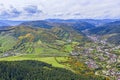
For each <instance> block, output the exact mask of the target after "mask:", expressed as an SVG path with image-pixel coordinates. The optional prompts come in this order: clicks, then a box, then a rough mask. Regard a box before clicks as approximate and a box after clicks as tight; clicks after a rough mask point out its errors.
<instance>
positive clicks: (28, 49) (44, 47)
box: [0, 22, 89, 56]
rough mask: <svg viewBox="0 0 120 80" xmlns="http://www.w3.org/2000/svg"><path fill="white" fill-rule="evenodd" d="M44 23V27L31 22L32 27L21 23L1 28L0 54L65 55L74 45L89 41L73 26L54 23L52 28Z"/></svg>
mask: <svg viewBox="0 0 120 80" xmlns="http://www.w3.org/2000/svg"><path fill="white" fill-rule="evenodd" d="M36 23H38V22H35V24H36ZM44 24H45V25H43V24H40V25H42V26H43V27H39V25H38V24H36V26H37V25H38V27H35V26H34V25H31V24H30V25H31V26H32V27H30V26H26V25H24V26H23V25H21V26H16V27H11V28H8V29H6V30H0V33H1V34H0V45H1V46H0V52H1V53H0V55H1V56H11V55H20V54H30V53H32V54H33V53H34V54H35V56H40V55H41V56H65V55H68V54H69V53H70V52H71V51H72V50H74V49H75V47H74V46H76V45H78V44H80V43H81V44H82V43H84V42H86V41H89V40H88V39H87V38H86V37H85V36H84V35H83V34H81V33H80V32H77V31H76V30H75V29H73V27H71V26H66V25H64V24H63V25H62V24H59V25H58V24H57V25H56V24H54V25H52V27H51V28H50V27H46V25H47V24H46V23H44ZM44 26H45V27H44ZM11 41H12V42H11ZM32 54H31V55H32Z"/></svg>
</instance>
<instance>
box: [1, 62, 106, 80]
mask: <svg viewBox="0 0 120 80" xmlns="http://www.w3.org/2000/svg"><path fill="white" fill-rule="evenodd" d="M0 80H105V78H103V77H100V76H95V75H87V76H85V75H84V74H83V75H82V74H74V73H73V72H71V71H69V70H66V69H62V68H56V67H52V65H51V64H46V63H43V62H39V61H29V60H27V61H11V62H10V61H1V62H0Z"/></svg>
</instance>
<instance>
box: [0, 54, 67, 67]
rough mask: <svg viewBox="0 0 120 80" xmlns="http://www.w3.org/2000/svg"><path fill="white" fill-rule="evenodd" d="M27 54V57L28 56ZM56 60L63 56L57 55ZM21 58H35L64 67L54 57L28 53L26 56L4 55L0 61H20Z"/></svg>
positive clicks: (61, 58)
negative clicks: (35, 55) (36, 55)
mask: <svg viewBox="0 0 120 80" xmlns="http://www.w3.org/2000/svg"><path fill="white" fill-rule="evenodd" d="M28 56H29V57H28ZM57 59H58V60H62V61H63V60H65V58H64V57H57ZM22 60H37V61H43V62H46V63H48V64H52V65H53V66H54V67H61V68H64V65H62V64H59V63H57V61H56V60H55V58H54V57H36V58H34V57H30V55H27V56H24V57H23V56H12V57H5V58H0V61H22Z"/></svg>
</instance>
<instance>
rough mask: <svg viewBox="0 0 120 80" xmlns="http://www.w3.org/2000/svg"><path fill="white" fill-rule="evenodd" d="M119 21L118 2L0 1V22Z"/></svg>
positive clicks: (112, 0) (92, 0) (64, 0)
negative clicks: (46, 20) (53, 20)
mask: <svg viewBox="0 0 120 80" xmlns="http://www.w3.org/2000/svg"><path fill="white" fill-rule="evenodd" d="M43 19H120V0H0V20H43Z"/></svg>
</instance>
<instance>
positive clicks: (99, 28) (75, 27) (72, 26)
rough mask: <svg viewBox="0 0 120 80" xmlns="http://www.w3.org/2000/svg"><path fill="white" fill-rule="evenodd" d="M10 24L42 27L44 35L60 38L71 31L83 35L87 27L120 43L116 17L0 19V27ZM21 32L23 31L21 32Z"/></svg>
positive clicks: (96, 33) (119, 27) (91, 32)
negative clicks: (97, 18)
mask: <svg viewBox="0 0 120 80" xmlns="http://www.w3.org/2000/svg"><path fill="white" fill-rule="evenodd" d="M11 26H17V27H18V26H19V27H21V26H22V27H23V29H25V27H28V30H29V28H33V29H34V28H36V29H39V28H42V30H41V31H43V32H44V33H45V34H46V35H48V34H47V33H49V32H50V34H53V33H54V34H53V35H57V36H59V37H61V39H62V38H64V37H65V36H66V35H69V38H70V34H71V32H72V33H73V34H74V33H75V34H74V36H76V35H78V33H79V34H80V35H82V36H83V35H84V34H83V33H82V31H83V30H86V29H87V30H89V33H90V34H95V35H100V36H105V35H109V37H107V40H108V42H111V43H115V44H117V43H120V39H119V35H120V21H119V20H118V19H103V20H94V19H68V20H62V19H46V20H37V21H10V20H0V29H6V28H8V27H11ZM16 29H17V28H16ZM16 29H15V30H16ZM51 30H54V31H55V32H54V31H52V33H51ZM16 31H17V30H16ZM20 32H21V31H20ZM24 33H27V32H26V31H25V32H24ZM66 33H67V34H66ZM21 34H23V33H22V32H21ZM73 34H72V36H73ZM17 35H18V34H17ZM111 35H112V36H111ZM19 36H20V35H19ZM49 36H50V35H49ZM84 36H85V35H84ZM66 38H67V37H66Z"/></svg>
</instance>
